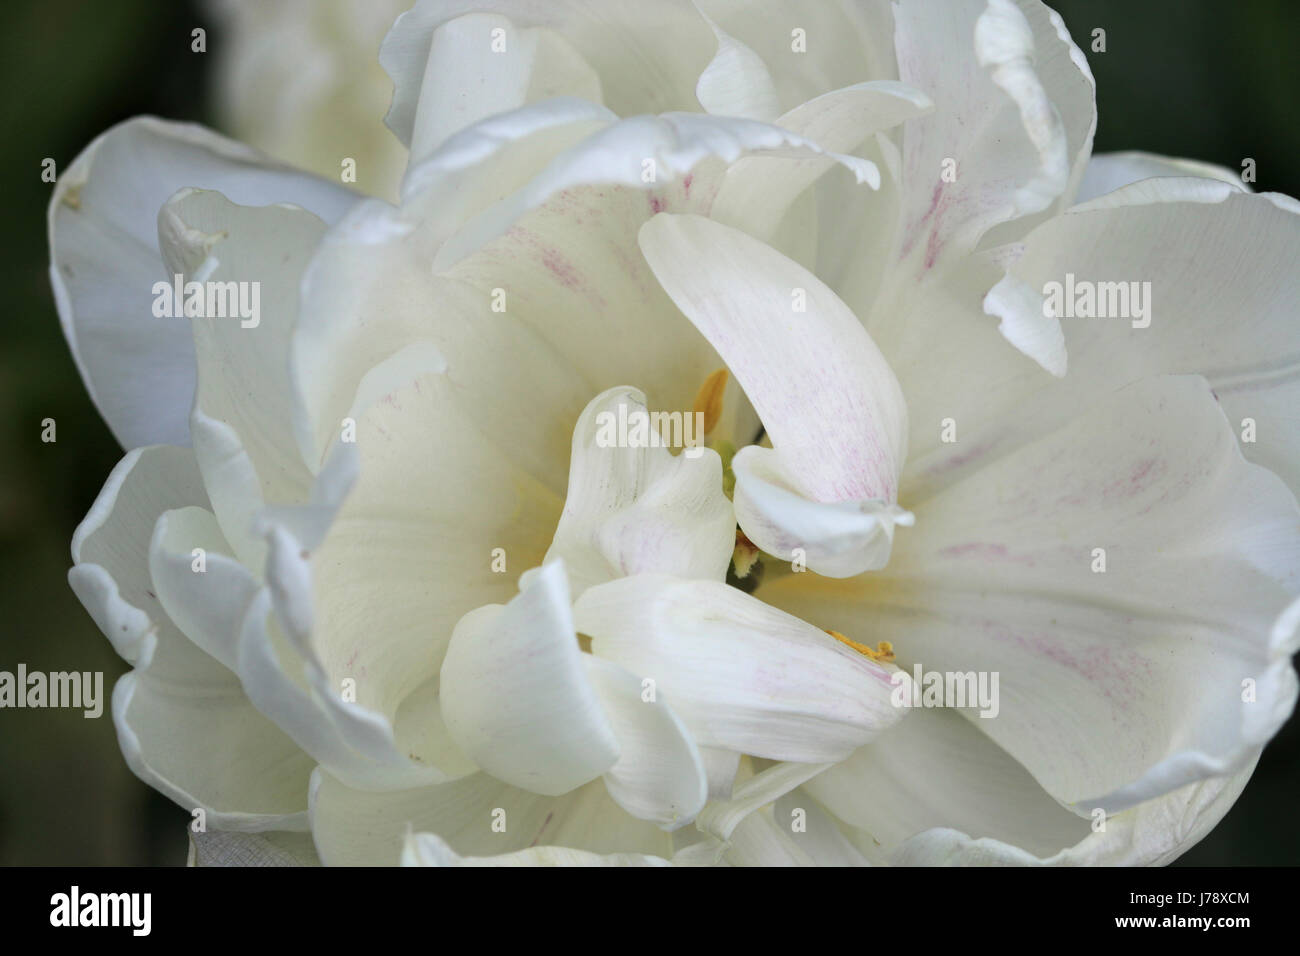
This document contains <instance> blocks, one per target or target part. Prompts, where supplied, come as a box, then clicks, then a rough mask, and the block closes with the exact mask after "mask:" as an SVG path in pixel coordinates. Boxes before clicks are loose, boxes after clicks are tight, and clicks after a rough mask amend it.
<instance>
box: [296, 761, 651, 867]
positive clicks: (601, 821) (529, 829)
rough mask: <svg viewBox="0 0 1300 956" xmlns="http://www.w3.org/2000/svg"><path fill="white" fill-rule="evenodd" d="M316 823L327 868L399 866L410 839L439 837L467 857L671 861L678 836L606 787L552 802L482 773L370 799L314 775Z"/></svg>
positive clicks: (594, 785)
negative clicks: (532, 853) (620, 856)
mask: <svg viewBox="0 0 1300 956" xmlns="http://www.w3.org/2000/svg"><path fill="white" fill-rule="evenodd" d="M310 818H311V829H312V835H313V836H314V837H315V840H316V849H317V850H318V851H319V852H320V857H321V862H322V863H324V864H325V865H326V866H392V865H395V864H397V863H398V862H400V860H401V856H402V849H403V845H404V844H405V840H406V836H407V834H408V833H410V832H412V831H414V832H422V831H428V832H432V833H436V834H437V835H438V836H439V837H440V838H442V839H443V840H445V841H446V843H447V844H448V846H450V847H451V848H452V849H453V850H454V851H455V852H456V853H458V854H461V855H463V856H494V855H496V854H502V853H512V852H515V851H517V850H524V849H527V848H528V847H533V846H559V847H569V848H572V849H575V850H585V851H589V852H592V853H637V854H650V855H655V856H664V857H666V856H668V855H669V853H671V846H672V838H671V836H670V835H669V834H667V833H664V832H663V831H662V830H660V829H659V828H658V827H656V826H655V825H654V824H652V823H647V822H645V821H643V820H637V819H634V818H633V817H630V816H628V815H627V814H626V813H625V812H624V811H623V810H622V809H621V808H620V807H619V806H618V805H617V804H616V803H614V801H613V800H611V799H610V797H609V794H608V793H607V792H606V790H605V785H604V784H603V783H601V782H600V781H593V782H592V783H589V784H587V785H586V786H583V787H579V788H578V789H577V790H575V791H573V792H571V793H567V794H565V795H563V796H560V797H546V796H542V795H540V794H536V793H532V792H530V791H527V790H520V789H517V788H515V787H512V786H510V785H509V784H506V783H502V782H501V781H500V780H498V779H496V778H495V777H493V776H491V775H489V774H486V773H476V774H472V775H470V776H468V777H464V778H462V779H460V780H456V781H453V782H451V783H445V784H440V785H437V786H433V787H422V788H417V789H413V790H401V791H392V792H387V793H367V792H365V791H361V790H353V789H351V788H349V787H345V786H344V785H342V784H341V783H339V782H338V781H337V780H335V779H334V778H332V777H331V776H329V775H328V774H326V773H323V772H317V773H316V774H315V775H314V776H313V777H312V787H311V804H310Z"/></svg>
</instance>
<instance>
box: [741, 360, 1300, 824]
mask: <svg viewBox="0 0 1300 956" xmlns="http://www.w3.org/2000/svg"><path fill="white" fill-rule="evenodd" d="M914 507H915V509H916V513H917V526H916V529H915V530H914V531H913V532H912V533H911V534H909V535H908V536H907V537H906V539H900V540H901V541H905V542H906V544H905V546H901V545H900V547H899V548H897V549H896V551H895V554H894V557H893V559H892V560H891V562H890V566H889V568H888V569H886V570H885V571H884V572H882V573H881V574H880V575H873V576H872V577H871V579H866V578H863V579H859V580H858V581H855V582H852V583H848V582H846V583H845V584H843V585H836V584H833V583H831V582H825V581H821V582H818V581H807V582H805V581H803V580H800V579H802V578H805V577H810V576H804V575H789V576H787V577H786V578H784V579H780V580H777V581H774V582H770V583H769V584H768V585H766V586H765V591H764V596H765V598H766V599H767V600H769V601H772V602H774V603H776V604H778V605H779V606H781V607H783V608H786V609H788V610H790V611H792V612H793V613H808V612H809V610H810V609H815V610H816V611H817V612H818V613H820V614H821V615H823V621H822V622H824V623H827V624H829V625H830V626H834V627H840V628H842V629H844V630H850V629H851V628H852V627H853V626H854V621H855V620H856V621H857V622H862V621H864V620H869V622H870V624H869V626H870V628H871V629H872V631H873V632H875V633H878V634H880V635H881V636H885V635H887V636H888V637H889V639H890V640H891V641H893V642H894V645H895V648H896V652H897V654H898V657H899V660H900V666H907V665H912V664H921V665H923V666H924V667H925V669H926V670H929V671H943V672H954V673H961V674H965V673H969V672H975V673H976V674H978V673H980V672H987V673H988V674H990V675H992V674H999V675H1000V691H999V693H1000V705H999V710H998V712H997V716H996V717H995V718H993V719H986V720H982V721H981V723H982V724H985V725H987V726H985V727H984V730H985V732H986V733H987V734H988V735H989V736H990V737H992V738H993V740H994V741H996V742H997V743H998V744H999V745H1000V746H1002V747H1004V748H1005V749H1006V750H1007V751H1008V752H1010V753H1011V754H1012V755H1013V756H1014V757H1015V758H1016V759H1017V760H1019V761H1020V762H1021V763H1023V764H1024V765H1025V766H1026V767H1027V768H1028V769H1029V770H1030V772H1031V773H1032V774H1033V775H1034V777H1035V778H1036V779H1037V780H1038V781H1039V783H1040V784H1042V786H1043V787H1044V789H1046V790H1047V791H1048V792H1049V793H1051V794H1052V796H1053V797H1055V798H1056V799H1057V800H1058V801H1061V802H1063V803H1066V804H1070V805H1072V806H1074V807H1075V808H1076V809H1077V810H1078V811H1079V812H1081V813H1087V812H1089V811H1091V810H1092V809H1093V808H1095V807H1101V808H1102V809H1104V810H1106V811H1107V812H1118V811H1120V810H1123V809H1125V808H1127V807H1130V806H1134V805H1136V804H1137V803H1140V802H1141V801H1143V800H1146V799H1150V798H1152V797H1156V796H1159V795H1161V794H1164V793H1167V792H1169V791H1171V790H1174V789H1176V788H1178V787H1180V786H1183V785H1184V784H1187V783H1191V782H1194V781H1196V780H1200V779H1203V778H1206V777H1210V776H1219V775H1225V774H1232V773H1235V772H1236V771H1238V770H1239V769H1240V768H1241V767H1242V766H1244V764H1245V763H1246V762H1247V761H1248V760H1249V759H1250V755H1251V754H1252V753H1253V752H1254V751H1255V750H1256V749H1257V748H1258V747H1260V746H1261V745H1262V744H1263V743H1264V742H1265V741H1267V740H1268V739H1269V737H1271V736H1272V734H1274V733H1275V732H1276V730H1277V728H1278V727H1279V726H1281V724H1282V722H1283V721H1284V720H1285V719H1286V716H1287V715H1288V714H1289V713H1290V711H1291V709H1292V707H1293V706H1294V703H1295V699H1296V677H1295V673H1294V671H1293V670H1292V668H1291V664H1290V660H1289V658H1290V656H1291V654H1292V653H1293V652H1294V651H1295V649H1296V647H1297V646H1300V637H1298V634H1297V625H1298V624H1300V604H1293V603H1292V602H1293V601H1294V600H1295V595H1296V594H1297V593H1298V591H1300V545H1298V542H1300V533H1298V532H1300V511H1298V510H1297V507H1296V502H1295V498H1294V496H1293V495H1292V494H1291V493H1290V492H1289V491H1288V490H1287V489H1286V487H1285V486H1284V485H1283V484H1282V483H1281V481H1279V480H1278V479H1277V477H1276V476H1275V475H1272V474H1270V473H1269V472H1267V471H1265V470H1264V469H1262V468H1258V467H1256V466H1253V465H1249V464H1247V463H1246V462H1245V461H1244V460H1243V459H1242V458H1241V456H1240V453H1239V452H1238V450H1237V447H1236V443H1235V442H1234V441H1233V437H1232V434H1231V432H1230V431H1229V429H1228V427H1227V424H1226V422H1225V421H1224V418H1223V412H1222V411H1221V409H1220V408H1219V406H1218V405H1217V403H1216V402H1215V401H1214V398H1213V395H1212V394H1211V392H1210V390H1209V389H1208V388H1207V387H1206V385H1205V383H1204V381H1203V380H1201V379H1198V378H1194V377H1167V378H1160V379H1147V380H1143V381H1141V382H1138V383H1136V384H1134V385H1132V386H1129V387H1127V388H1125V389H1122V390H1120V391H1119V392H1116V393H1114V394H1113V395H1111V396H1108V397H1107V398H1106V399H1105V400H1103V401H1101V402H1099V403H1098V404H1097V405H1095V406H1094V407H1093V408H1091V409H1089V410H1088V411H1087V412H1085V413H1084V414H1081V415H1080V416H1079V417H1077V418H1075V419H1074V420H1072V421H1071V422H1070V423H1069V424H1067V425H1066V426H1065V427H1063V428H1061V429H1060V430H1058V431H1056V432H1053V433H1052V434H1050V435H1048V436H1046V437H1044V438H1041V439H1039V440H1038V441H1036V442H1034V443H1032V444H1029V445H1027V446H1024V447H1022V448H1020V449H1019V450H1017V451H1015V452H1013V453H1011V454H1009V455H1007V456H1006V457H1003V458H1001V459H999V460H996V461H994V462H992V463H989V464H986V465H985V467H984V468H983V469H982V470H980V471H978V472H976V473H974V474H973V475H971V476H969V478H968V479H967V480H965V481H962V482H960V483H957V484H955V485H952V486H950V487H949V488H948V489H947V490H946V491H944V492H942V493H940V494H938V495H936V496H934V497H932V498H929V499H926V500H925V501H924V502H922V503H920V504H917V505H914ZM801 588H802V589H803V592H802V593H800V589H801ZM850 594H853V595H854V597H852V598H850V597H849V595H850ZM828 616H829V617H828ZM861 626H862V625H861V623H859V624H858V627H859V628H861ZM990 679H991V678H990ZM1062 700H1068V701H1070V708H1069V710H1068V711H1064V710H1062V709H1061V708H1060V706H1059V702H1060V701H1062Z"/></svg>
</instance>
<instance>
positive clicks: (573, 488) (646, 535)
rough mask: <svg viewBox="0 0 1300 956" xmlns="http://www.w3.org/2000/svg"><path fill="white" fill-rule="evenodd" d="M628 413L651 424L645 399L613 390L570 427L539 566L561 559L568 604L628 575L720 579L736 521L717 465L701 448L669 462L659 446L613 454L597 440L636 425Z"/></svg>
mask: <svg viewBox="0 0 1300 956" xmlns="http://www.w3.org/2000/svg"><path fill="white" fill-rule="evenodd" d="M620 409H621V410H620ZM676 414H677V415H679V416H681V417H682V418H686V419H689V418H690V416H691V412H689V411H683V412H677V413H676ZM636 416H643V418H644V421H645V422H647V423H649V422H650V421H651V419H650V418H649V412H648V411H647V409H646V405H645V395H644V394H642V393H641V392H640V391H639V390H637V389H635V388H612V389H609V390H607V391H605V392H602V393H601V394H600V395H598V396H596V397H595V398H594V399H592V400H591V403H590V404H589V405H588V406H587V407H586V409H585V410H584V411H583V413H582V417H581V418H579V419H578V424H577V427H576V428H574V430H573V453H572V457H571V460H570V465H569V489H568V497H567V498H566V499H565V504H564V512H563V514H562V515H561V516H560V523H559V525H558V526H557V527H556V529H555V539H554V540H553V541H552V542H551V546H550V548H549V549H548V550H547V552H546V562H548V563H549V562H551V561H554V560H556V559H563V561H564V567H565V570H566V571H568V574H569V581H570V583H571V586H572V588H573V592H572V593H573V595H574V597H575V598H576V597H577V596H578V595H580V594H582V592H583V591H585V590H586V589H587V588H588V587H590V586H592V585H593V584H601V583H603V582H605V581H612V580H613V579H614V578H616V577H623V576H625V575H629V574H641V573H645V572H655V571H658V572H662V573H665V574H677V575H679V576H681V577H686V578H709V579H712V580H715V581H721V580H723V579H724V578H725V577H726V574H727V565H728V564H729V563H730V561H731V553H732V551H733V550H734V548H735V543H736V535H735V531H736V519H735V516H734V515H733V514H732V511H731V502H729V501H728V500H727V496H726V495H724V494H723V493H722V461H721V459H720V458H719V457H718V454H717V452H715V451H713V450H712V449H708V448H697V449H694V450H691V449H688V450H687V451H685V452H683V453H682V454H680V455H677V456H673V455H672V454H670V453H669V451H668V449H667V447H664V446H663V445H655V446H653V447H622V446H617V445H613V446H611V445H610V444H609V443H608V442H607V441H606V440H605V439H606V438H608V437H610V435H607V434H606V433H607V431H608V432H609V433H610V434H612V435H613V437H614V438H617V435H616V434H615V428H614V427H613V426H614V424H615V423H616V422H618V421H620V420H623V421H629V422H635V420H636ZM686 427H687V428H691V427H692V426H691V425H690V424H689V423H688V424H687V425H686ZM648 428H649V430H650V431H653V428H652V427H650V426H648ZM680 431H682V430H681V429H679V433H680ZM647 433H648V432H647ZM654 433H655V434H656V435H657V434H658V432H657V431H656V432H654ZM679 437H680V435H679ZM693 440H694V441H701V440H703V435H699V434H696V435H695V436H694V439H693Z"/></svg>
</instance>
